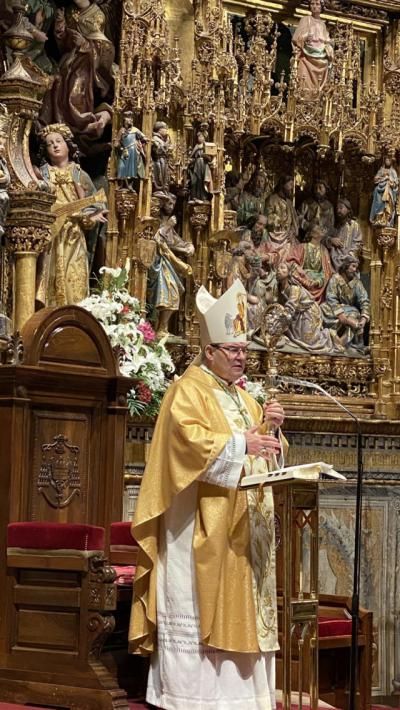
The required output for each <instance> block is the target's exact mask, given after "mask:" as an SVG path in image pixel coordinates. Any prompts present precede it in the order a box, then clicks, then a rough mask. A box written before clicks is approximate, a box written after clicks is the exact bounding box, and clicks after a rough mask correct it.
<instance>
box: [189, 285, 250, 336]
mask: <svg viewBox="0 0 400 710" xmlns="http://www.w3.org/2000/svg"><path fill="white" fill-rule="evenodd" d="M196 311H197V317H198V320H199V323H200V342H201V347H202V348H204V347H205V346H206V345H208V344H209V343H235V342H244V341H246V340H247V294H246V289H245V288H244V286H243V284H242V282H241V281H240V279H236V281H234V282H233V284H232V286H231V287H230V288H228V290H227V291H225V293H223V294H222V296H220V297H219V298H214V296H211V294H210V293H209V292H208V291H207V289H206V288H204V286H200V288H199V290H198V291H197V295H196Z"/></svg>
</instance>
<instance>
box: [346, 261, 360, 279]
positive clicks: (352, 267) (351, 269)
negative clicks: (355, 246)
mask: <svg viewBox="0 0 400 710" xmlns="http://www.w3.org/2000/svg"><path fill="white" fill-rule="evenodd" d="M357 271H358V263H357V262H356V261H352V262H351V264H349V265H348V267H347V269H346V276H347V278H348V279H349V281H351V279H353V278H354V276H355V275H356V273H357Z"/></svg>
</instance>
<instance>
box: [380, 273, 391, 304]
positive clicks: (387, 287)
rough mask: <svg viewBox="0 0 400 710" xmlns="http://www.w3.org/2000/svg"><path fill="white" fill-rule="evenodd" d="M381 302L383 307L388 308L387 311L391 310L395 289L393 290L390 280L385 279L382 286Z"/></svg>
mask: <svg viewBox="0 0 400 710" xmlns="http://www.w3.org/2000/svg"><path fill="white" fill-rule="evenodd" d="M380 301H381V304H382V305H383V307H384V308H386V309H387V310H390V309H391V308H392V304H393V289H392V285H391V280H390V279H385V281H384V283H383V284H382V288H381V293H380Z"/></svg>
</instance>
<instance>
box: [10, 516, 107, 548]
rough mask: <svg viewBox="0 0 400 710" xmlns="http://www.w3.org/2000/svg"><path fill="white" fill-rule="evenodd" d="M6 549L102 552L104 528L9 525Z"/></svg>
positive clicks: (69, 525) (60, 525)
mask: <svg viewBox="0 0 400 710" xmlns="http://www.w3.org/2000/svg"><path fill="white" fill-rule="evenodd" d="M7 547H22V548H25V549H34V550H104V528H100V527H97V526H95V525H79V524H70V523H10V524H9V526H8V529H7Z"/></svg>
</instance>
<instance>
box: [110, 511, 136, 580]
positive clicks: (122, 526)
mask: <svg viewBox="0 0 400 710" xmlns="http://www.w3.org/2000/svg"><path fill="white" fill-rule="evenodd" d="M138 550H139V548H138V545H137V542H136V540H135V539H134V537H132V534H131V523H126V522H125V523H111V528H110V562H111V564H112V566H113V567H114V569H115V572H116V575H117V578H116V582H117V584H118V585H123V584H129V585H132V582H133V579H134V576H135V572H136V563H137V556H138Z"/></svg>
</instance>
